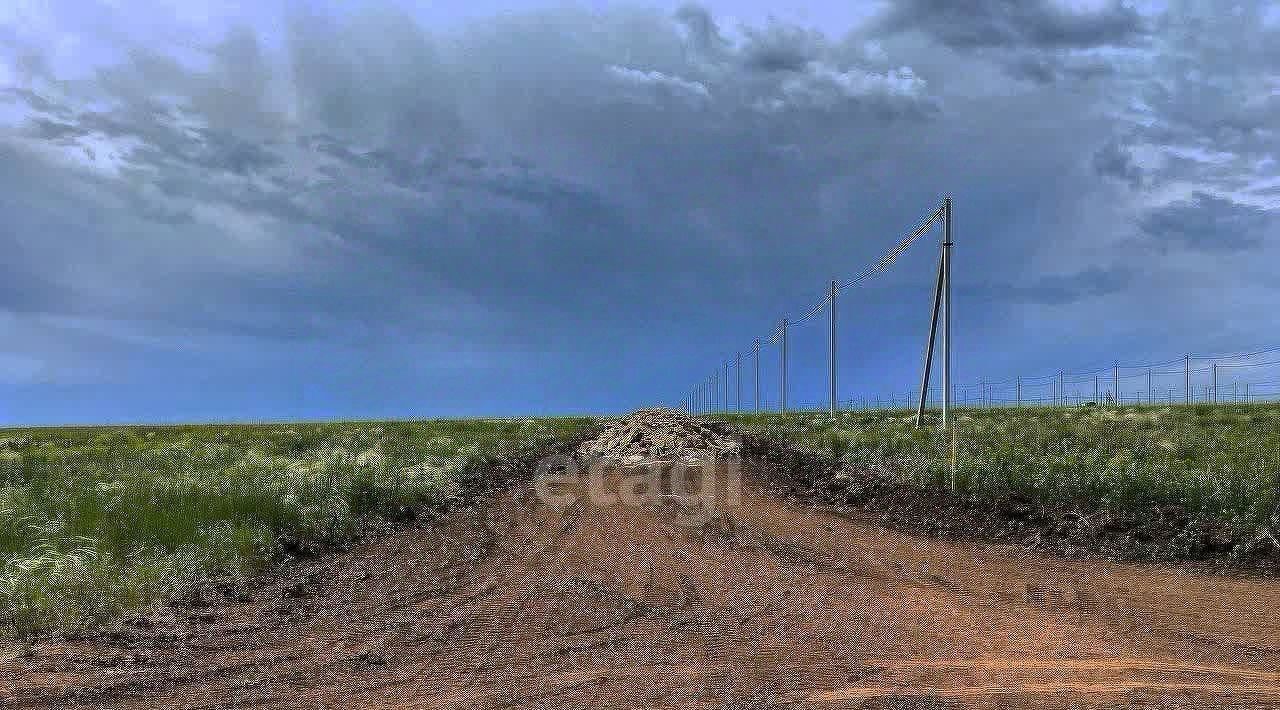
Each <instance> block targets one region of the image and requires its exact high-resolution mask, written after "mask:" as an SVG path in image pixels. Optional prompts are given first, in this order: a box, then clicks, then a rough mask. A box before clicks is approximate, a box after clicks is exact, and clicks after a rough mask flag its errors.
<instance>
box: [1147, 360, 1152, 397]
mask: <svg viewBox="0 0 1280 710" xmlns="http://www.w3.org/2000/svg"><path fill="white" fill-rule="evenodd" d="M1147 406H1148V407H1150V406H1151V368H1149V367H1148V368H1147Z"/></svg>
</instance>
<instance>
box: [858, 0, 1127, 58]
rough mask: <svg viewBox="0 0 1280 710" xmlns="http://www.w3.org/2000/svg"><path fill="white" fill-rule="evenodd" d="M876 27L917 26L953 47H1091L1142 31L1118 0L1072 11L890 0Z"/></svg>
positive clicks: (1024, 4)
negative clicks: (887, 8)
mask: <svg viewBox="0 0 1280 710" xmlns="http://www.w3.org/2000/svg"><path fill="white" fill-rule="evenodd" d="M880 26H881V28H883V29H884V30H887V31H890V32H901V31H905V30H918V31H921V32H925V33H927V34H929V35H930V36H932V37H934V38H936V39H937V40H938V41H939V42H941V43H942V44H944V45H946V46H948V47H953V48H956V49H980V48H993V47H995V48H1022V47H1036V48H1047V49H1061V48H1076V49H1079V48H1092V47H1101V46H1106V45H1121V44H1128V43H1131V42H1133V41H1135V40H1137V39H1138V38H1139V37H1141V36H1142V35H1143V34H1145V31H1146V30H1145V23H1144V22H1143V19H1142V16H1141V15H1139V14H1138V12H1137V11H1135V10H1134V9H1133V8H1132V7H1129V6H1127V4H1126V3H1124V2H1121V0H1111V1H1110V2H1108V3H1107V4H1106V5H1105V6H1104V7H1102V8H1099V9H1096V10H1074V9H1068V8H1064V7H1062V5H1061V4H1059V3H1056V2H1054V1H1053V0H972V1H970V2H954V1H953V0H892V1H891V3H890V8H889V10H888V11H887V12H886V13H885V14H884V16H883V17H882V18H881V20H880Z"/></svg>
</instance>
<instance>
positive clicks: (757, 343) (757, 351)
mask: <svg viewBox="0 0 1280 710" xmlns="http://www.w3.org/2000/svg"><path fill="white" fill-rule="evenodd" d="M751 349H752V350H753V351H755V357H754V358H753V360H754V361H755V364H756V414H759V413H760V339H759V338H756V339H755V341H754V342H752V343H751Z"/></svg>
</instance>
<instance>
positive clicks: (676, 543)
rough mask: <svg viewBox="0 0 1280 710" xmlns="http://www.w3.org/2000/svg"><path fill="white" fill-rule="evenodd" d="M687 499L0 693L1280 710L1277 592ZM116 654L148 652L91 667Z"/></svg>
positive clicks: (334, 587)
mask: <svg viewBox="0 0 1280 710" xmlns="http://www.w3.org/2000/svg"><path fill="white" fill-rule="evenodd" d="M617 482H618V481H617V480H616V479H615V480H613V481H611V482H610V483H611V484H616V483H617ZM717 490H723V488H718V489H717ZM681 510H682V509H681V508H680V507H679V505H677V504H675V503H670V502H663V503H658V504H649V505H639V506H637V505H623V504H615V505H607V506H597V505H593V504H591V503H590V502H589V501H586V500H581V499H580V500H579V503H578V504H576V505H574V506H571V507H569V508H564V509H561V508H558V507H556V506H551V505H546V504H544V503H542V502H540V501H538V500H537V499H536V498H533V499H528V498H525V497H522V496H519V495H516V494H515V493H513V492H507V493H502V494H499V495H497V496H495V497H494V498H492V499H490V500H488V501H486V502H483V503H482V504H480V505H478V506H477V507H475V508H474V509H469V510H461V511H455V512H454V513H453V514H451V515H450V516H448V517H447V518H445V519H443V520H441V521H439V522H438V523H437V524H435V525H432V526H430V527H422V528H418V529H412V530H408V531H404V532H401V533H397V534H395V535H393V536H391V537H388V538H385V539H381V540H377V541H374V542H370V543H366V544H363V545H360V546H358V547H357V548H355V549H353V550H351V551H349V552H346V553H341V554H337V555H334V556H332V557H326V558H324V559H320V560H314V561H311V562H308V563H305V564H303V565H301V566H300V567H299V568H297V569H294V570H291V571H290V572H289V573H288V574H287V575H284V576H283V577H282V578H281V579H280V580H278V581H277V582H274V583H272V584H270V585H268V586H267V587H265V588H264V589H263V590H261V591H260V592H259V593H257V594H256V596H255V598H254V599H252V600H250V601H248V602H245V603H240V604H232V605H229V606H226V607H223V608H219V609H214V610H206V611H199V612H194V613H191V614H187V615H182V614H180V615H178V616H176V617H174V618H172V619H168V620H157V621H156V622H154V623H153V624H152V625H151V626H150V627H149V628H146V629H136V630H134V631H133V632H131V633H130V634H129V635H126V636H120V637H104V638H99V639H88V640H83V641H68V642H62V643H46V644H43V645H41V646H40V647H38V648H37V649H35V655H34V657H33V658H18V657H16V655H14V654H9V655H4V656H0V678H6V679H10V680H8V681H6V682H7V683H8V684H9V685H8V687H5V686H4V685H0V698H3V702H4V703H7V704H6V707H14V708H44V707H94V708H99V707H106V708H117V707H119V708H128V707H136V708H148V709H153V708H156V707H166V708H167V707H175V708H196V707H207V708H213V707H227V706H230V705H233V704H234V706H235V707H263V708H304V707H305V708H314V707H317V706H323V707H333V706H339V705H354V706H368V705H376V706H384V707H406V708H407V707H440V708H450V707H452V708H473V707H480V708H498V707H530V708H533V707H547V708H551V707H618V708H631V707H706V708H729V707H785V706H791V707H806V706H814V707H991V708H995V707H1000V708H1024V707H1025V708H1039V707H1062V708H1066V707H1078V706H1080V705H1081V704H1085V705H1088V706H1090V707H1162V706H1166V705H1171V704H1179V705H1183V706H1186V707H1196V706H1237V707H1258V706H1273V705H1274V706H1280V672H1277V669H1280V643H1278V642H1277V641H1276V639H1280V620H1278V619H1276V618H1275V615H1274V614H1272V613H1271V611H1270V610H1272V609H1275V608H1278V606H1280V582H1278V581H1277V580H1272V579H1260V578H1252V579H1250V578H1242V577H1240V578H1237V577H1228V576H1214V575H1206V574H1202V573H1200V572H1197V571H1195V570H1193V569H1188V568H1180V567H1175V566H1154V565H1125V564H1114V563H1106V562H1097V561H1069V560H1062V559H1054V558H1046V557H1042V556H1039V555H1036V554H1032V553H1028V552H1027V551H1025V550H1022V549H1019V548H1014V547H1007V546H1001V545H991V544H982V543H976V542H945V541H939V540H935V539H928V538H922V537H917V536H912V535H907V534H902V533H898V532H892V531H888V530H885V529H883V528H880V527H877V526H876V525H874V524H871V523H870V522H869V521H867V520H866V519H865V518H863V517H860V516H858V515H857V514H855V513H851V512H848V511H840V510H833V509H829V508H824V507H813V506H809V505H806V504H804V503H801V502H798V501H794V500H789V499H786V498H784V497H782V496H779V495H777V494H775V493H774V492H773V491H772V489H770V488H768V487H766V486H765V485H764V484H761V483H756V482H753V481H752V480H750V479H748V480H746V481H744V482H743V484H742V486H741V494H740V498H739V500H738V501H737V503H736V504H734V505H728V504H726V505H723V506H719V507H717V508H716V510H714V511H713V513H714V514H712V515H708V516H705V519H704V520H702V524H700V525H689V524H687V523H688V517H687V516H682V515H681ZM124 656H133V657H138V658H141V659H142V660H141V661H128V662H124V661H121V662H102V661H98V662H94V661H93V659H95V658H97V659H102V658H106V659H112V658H117V657H124ZM5 693H7V694H8V696H7V697H6V696H5ZM733 703H738V704H737V705H734V704H733Z"/></svg>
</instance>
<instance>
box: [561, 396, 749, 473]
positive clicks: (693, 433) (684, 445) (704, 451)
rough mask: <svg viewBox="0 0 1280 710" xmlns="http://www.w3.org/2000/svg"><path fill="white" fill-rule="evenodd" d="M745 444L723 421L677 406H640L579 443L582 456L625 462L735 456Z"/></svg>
mask: <svg viewBox="0 0 1280 710" xmlns="http://www.w3.org/2000/svg"><path fill="white" fill-rule="evenodd" d="M741 454H742V444H741V442H740V441H739V440H738V439H737V437H735V436H734V435H733V434H732V433H730V432H729V431H728V429H727V427H725V426H724V425H717V424H715V423H708V422H704V421H701V420H699V419H695V418H694V417H691V416H689V415H688V414H685V413H684V412H681V411H678V410H674V409H640V410H637V411H635V412H632V413H630V414H628V415H626V416H624V417H620V418H618V419H614V420H612V421H610V422H608V423H607V424H606V425H605V428H604V431H602V432H601V433H600V434H599V435H598V436H596V437H595V438H593V439H589V440H587V441H585V442H583V443H582V445H581V446H579V447H578V450H577V455H578V457H579V458H585V459H593V460H597V461H599V460H604V461H610V462H617V463H620V464H625V465H634V464H646V463H665V462H684V463H697V462H702V461H709V460H726V459H736V458H739V457H740V456H741Z"/></svg>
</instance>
